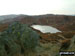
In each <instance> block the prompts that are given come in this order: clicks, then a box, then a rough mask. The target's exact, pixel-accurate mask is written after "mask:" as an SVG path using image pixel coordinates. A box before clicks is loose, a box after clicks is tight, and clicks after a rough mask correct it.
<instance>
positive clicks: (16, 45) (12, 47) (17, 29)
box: [0, 22, 39, 56]
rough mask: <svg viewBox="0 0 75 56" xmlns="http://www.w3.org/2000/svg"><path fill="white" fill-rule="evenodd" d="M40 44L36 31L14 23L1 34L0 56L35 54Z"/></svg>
mask: <svg viewBox="0 0 75 56" xmlns="http://www.w3.org/2000/svg"><path fill="white" fill-rule="evenodd" d="M38 43H39V35H38V34H37V33H36V32H35V31H34V30H32V29H31V28H29V27H28V25H25V24H21V23H19V22H14V23H12V24H11V25H10V26H9V27H8V28H7V29H6V30H5V31H3V32H1V33H0V56H20V55H24V56H27V55H29V52H30V53H31V52H35V48H36V46H38Z"/></svg>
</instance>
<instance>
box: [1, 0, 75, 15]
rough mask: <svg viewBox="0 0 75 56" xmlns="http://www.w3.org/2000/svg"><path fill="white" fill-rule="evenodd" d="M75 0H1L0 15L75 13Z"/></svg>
mask: <svg viewBox="0 0 75 56" xmlns="http://www.w3.org/2000/svg"><path fill="white" fill-rule="evenodd" d="M74 5H75V0H0V15H9V14H25V15H43V14H59V15H60V14H61V15H75V7H74Z"/></svg>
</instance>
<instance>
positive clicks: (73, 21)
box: [4, 14, 75, 31]
mask: <svg viewBox="0 0 75 56" xmlns="http://www.w3.org/2000/svg"><path fill="white" fill-rule="evenodd" d="M14 21H19V22H21V23H23V24H28V25H33V24H39V25H48V26H53V27H56V28H57V29H59V30H61V31H75V26H74V25H75V16H68V15H53V14H47V15H38V16H30V15H29V16H26V15H20V16H18V17H15V18H13V19H12V20H11V19H10V20H9V19H8V20H4V24H7V23H8V24H10V23H12V22H14Z"/></svg>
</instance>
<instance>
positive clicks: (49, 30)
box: [31, 25, 61, 33]
mask: <svg viewBox="0 0 75 56" xmlns="http://www.w3.org/2000/svg"><path fill="white" fill-rule="evenodd" d="M31 27H32V28H34V29H37V30H40V31H41V32H42V33H56V32H61V31H60V30H58V29H56V28H54V27H51V26H46V25H32V26H31Z"/></svg>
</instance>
